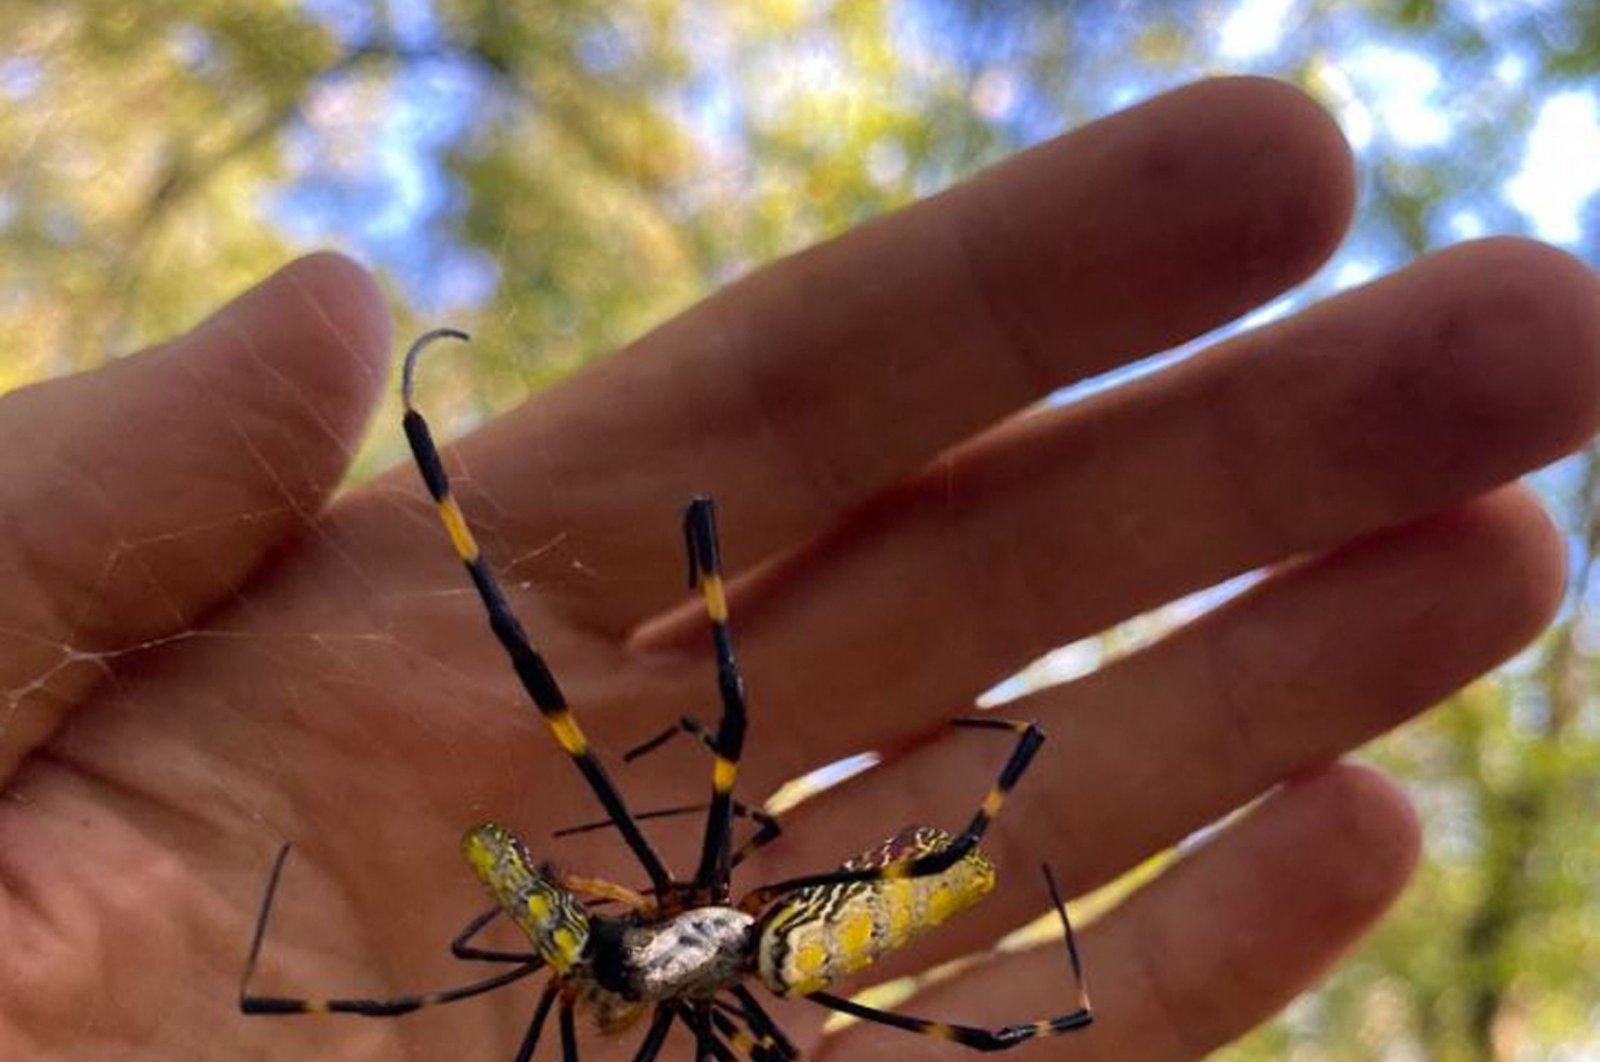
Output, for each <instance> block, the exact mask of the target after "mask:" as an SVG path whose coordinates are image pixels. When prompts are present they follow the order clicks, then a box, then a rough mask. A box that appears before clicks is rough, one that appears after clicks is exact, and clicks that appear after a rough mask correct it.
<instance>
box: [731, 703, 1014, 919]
mask: <svg viewBox="0 0 1600 1062" xmlns="http://www.w3.org/2000/svg"><path fill="white" fill-rule="evenodd" d="M955 725H957V726H965V727H973V728H978V729H984V730H1009V731H1011V732H1013V733H1015V734H1016V735H1017V743H1016V745H1015V747H1014V748H1013V749H1012V751H1011V755H1010V757H1009V758H1008V759H1007V760H1006V762H1005V766H1003V767H1002V768H1001V769H1000V776H999V777H998V778H996V779H995V782H994V785H993V786H992V787H990V789H989V793H988V795H987V796H985V797H984V798H983V803H982V804H980V805H979V806H978V810H977V811H976V812H975V813H974V814H973V816H972V821H971V822H970V823H968V824H967V828H966V829H964V830H962V831H961V833H960V834H959V835H957V836H956V838H955V839H954V840H953V841H952V842H951V843H950V844H949V845H948V846H947V847H945V848H942V849H940V850H939V851H937V852H930V853H929V854H927V855H920V856H916V857H914V858H911V859H906V860H901V861H900V862H896V863H888V864H886V865H884V866H878V867H866V868H861V869H857V870H835V871H829V872H826V873H822V874H807V875H805V876H803V877H798V878H790V879H788V880H787V881H780V882H777V883H776V884H773V885H763V886H761V887H760V888H758V889H754V890H752V891H750V892H749V893H747V894H746V895H745V897H744V899H742V900H740V901H739V907H740V909H741V910H744V911H747V912H752V913H753V912H756V911H759V910H761V909H762V908H763V907H765V906H767V905H768V904H769V903H771V902H772V901H773V900H775V899H777V898H778V897H780V896H782V895H784V894H786V893H790V892H794V891H795V890H797V889H809V888H813V887H816V886H819V885H846V884H850V883H851V882H857V881H896V880H902V879H905V878H921V877H927V876H929V875H933V874H940V873H943V872H944V871H945V870H948V869H949V868H950V867H952V866H954V865H955V864H956V863H958V862H960V861H961V860H962V859H964V858H966V855H967V853H969V852H971V851H972V850H973V849H974V848H976V847H977V846H978V842H979V841H980V840H982V839H983V835H984V833H985V832H986V831H987V830H988V829H989V824H990V823H992V822H993V821H994V820H995V818H996V816H998V815H999V814H1000V809H1001V808H1002V807H1003V806H1004V805H1005V801H1006V796H1007V795H1008V794H1010V792H1011V790H1012V788H1013V787H1014V786H1015V785H1016V784H1017V780H1018V779H1019V778H1021V777H1022V774H1023V772H1024V771H1026V770H1027V769H1028V764H1029V763H1030V762H1032V760H1033V757H1034V754H1035V753H1037V752H1038V751H1039V746H1040V745H1042V744H1044V731H1043V730H1040V729H1039V727H1038V726H1037V725H1036V724H1034V723H1031V722H1021V721H1015V720H1010V719H991V718H988V717H982V718H973V719H958V720H955Z"/></svg>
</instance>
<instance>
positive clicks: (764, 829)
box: [550, 800, 783, 867]
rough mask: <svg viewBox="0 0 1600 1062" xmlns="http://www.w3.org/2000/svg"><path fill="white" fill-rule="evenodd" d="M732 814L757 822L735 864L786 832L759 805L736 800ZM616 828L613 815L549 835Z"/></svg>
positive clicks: (689, 810)
mask: <svg viewBox="0 0 1600 1062" xmlns="http://www.w3.org/2000/svg"><path fill="white" fill-rule="evenodd" d="M709 807H711V805H710V804H683V805H680V806H678V807H671V808H657V809H656V810H654V811H642V812H640V813H639V814H637V815H635V816H634V818H635V819H637V820H638V821H640V822H647V821H649V820H651V819H670V818H676V817H678V816H680V815H693V814H695V813H696V812H700V811H705V810H706V809H708V808H709ZM733 815H734V818H739V819H749V820H751V821H752V822H754V823H755V824H756V832H755V833H754V834H752V835H751V836H750V837H749V839H747V840H746V841H745V842H744V843H743V844H741V845H740V846H739V847H738V848H736V849H734V852H733V859H732V866H735V867H736V866H738V865H739V864H740V863H743V862H744V861H745V860H746V859H748V858H749V857H750V855H751V854H752V853H754V852H755V851H757V850H759V849H761V848H765V847H766V846H767V845H769V844H771V843H772V842H773V841H776V840H777V839H778V838H779V837H780V836H782V834H783V827H782V825H781V824H780V823H779V822H778V819H777V816H775V815H772V814H770V813H769V812H766V811H762V810H761V809H760V808H753V807H750V806H749V805H748V804H741V803H740V802H739V801H737V800H735V801H734V802H733ZM613 828H615V823H613V822H612V821H611V820H610V819H601V820H599V821H597V822H585V823H583V824H582V825H580V826H566V827H563V828H562V829H559V830H556V831H555V832H554V833H552V834H551V835H550V836H552V837H572V836H574V835H576V834H580V833H591V832H593V831H594V830H609V829H613Z"/></svg>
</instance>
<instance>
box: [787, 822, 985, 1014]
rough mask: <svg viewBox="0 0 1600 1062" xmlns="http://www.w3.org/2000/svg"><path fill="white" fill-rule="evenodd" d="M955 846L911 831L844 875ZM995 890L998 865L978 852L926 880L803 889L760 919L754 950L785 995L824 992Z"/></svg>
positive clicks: (855, 861) (937, 833)
mask: <svg viewBox="0 0 1600 1062" xmlns="http://www.w3.org/2000/svg"><path fill="white" fill-rule="evenodd" d="M953 840H954V838H952V837H951V836H950V835H949V834H948V833H946V832H944V831H943V830H939V829H935V828H934V827H931V826H913V827H911V828H909V829H906V830H902V831H901V832H900V833H898V834H896V835H895V836H894V837H891V838H890V839H889V840H887V841H885V842H884V843H883V844H881V845H879V846H878V847H876V848H874V849H872V850H871V851H868V852H863V853H862V854H861V855H859V856H856V857H854V858H852V859H849V860H846V861H845V863H844V866H843V869H845V870H864V869H869V868H874V867H882V866H887V865H889V864H890V863H898V862H901V861H904V860H907V859H915V858H916V857H918V856H923V855H929V854H932V853H934V852H940V851H943V850H944V849H946V848H948V847H949V846H950V844H951V843H952V842H953ZM993 888H994V864H993V863H991V862H990V861H989V858H988V857H987V856H985V855H984V854H983V853H982V852H980V851H978V850H977V849H973V850H972V851H971V852H969V853H968V854H967V855H966V856H964V857H963V858H961V859H960V860H958V861H957V862H956V863H954V864H952V865H951V866H950V867H948V868H947V869H945V870H943V871H940V872H939V873H937V874H930V875H927V876H925V877H912V878H899V879H889V880H883V881H866V882H850V883H846V884H839V885H817V886H813V887H811V888H804V889H799V890H797V891H795V892H794V893H792V894H791V895H789V896H786V897H784V898H783V899H781V900H779V901H778V902H777V903H776V904H774V905H773V907H772V908H771V909H770V910H768V911H767V912H766V914H765V915H763V916H762V919H761V923H760V927H759V930H758V934H759V936H758V940H757V945H756V948H757V968H758V971H759V973H760V975H761V980H762V981H763V982H764V983H765V984H766V986H767V987H768V988H769V989H771V990H772V991H773V992H774V993H776V994H777V995H780V996H803V995H809V994H810V993H812V992H820V991H822V990H823V989H825V988H827V987H828V985H830V984H832V983H833V982H834V981H835V980H837V979H839V978H841V977H843V976H845V975H846V974H850V973H854V972H855V971H857V970H860V969H863V968H864V967H867V966H870V965H871V964H872V963H874V962H876V961H877V960H878V959H879V958H881V957H882V956H884V955H886V954H888V953H889V952H891V951H895V950H896V949H898V948H901V947H904V946H905V945H906V944H908V943H910V941H911V940H913V939H914V938H916V937H918V936H920V935H922V934H923V933H925V932H927V931H928V930H930V929H933V928H934V927H935V926H938V925H940V924H942V923H943V922H944V921H945V920H946V919H948V918H950V917H951V916H952V915H954V914H956V913H958V912H960V911H963V910H965V909H967V908H968V907H971V906H972V905H973V904H975V903H977V902H978V901H979V900H981V899H983V898H984V897H985V896H987V895H988V894H989V892H990V891H991V890H992V889H993Z"/></svg>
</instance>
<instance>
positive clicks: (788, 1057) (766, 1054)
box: [711, 1009, 804, 1062]
mask: <svg viewBox="0 0 1600 1062" xmlns="http://www.w3.org/2000/svg"><path fill="white" fill-rule="evenodd" d="M732 1013H735V1014H739V1012H738V1011H733V1012H732ZM739 1017H740V1018H741V1019H743V1018H744V1015H743V1014H739ZM711 1020H712V1022H713V1023H715V1025H716V1028H717V1031H718V1032H719V1033H721V1034H722V1038H723V1039H724V1040H725V1041H727V1043H728V1045H729V1046H731V1047H732V1048H733V1051H734V1053H735V1054H736V1055H738V1056H739V1057H740V1058H741V1059H743V1060H744V1062H804V1056H803V1055H800V1054H799V1053H798V1052H797V1053H794V1054H786V1053H783V1052H782V1051H781V1050H780V1049H779V1048H778V1046H777V1045H776V1044H775V1043H774V1041H773V1040H772V1039H771V1038H770V1037H766V1036H763V1035H762V1034H760V1033H758V1032H756V1031H755V1029H754V1027H751V1029H750V1030H749V1031H746V1030H745V1029H743V1028H741V1027H740V1026H739V1024H738V1022H736V1021H735V1020H734V1019H733V1018H731V1017H729V1016H728V1013H725V1012H724V1011H723V1010H720V1009H719V1010H717V1011H715V1012H713V1013H712V1015H711Z"/></svg>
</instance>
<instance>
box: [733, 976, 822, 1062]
mask: <svg viewBox="0 0 1600 1062" xmlns="http://www.w3.org/2000/svg"><path fill="white" fill-rule="evenodd" d="M731 991H732V992H733V995H734V997H735V998H736V999H738V1001H739V1005H740V1007H741V1008H743V1010H744V1020H745V1021H746V1022H747V1023H749V1025H750V1030H751V1032H753V1033H755V1034H756V1035H757V1036H758V1037H760V1038H761V1041H762V1045H763V1046H769V1047H771V1048H773V1049H775V1050H776V1051H777V1054H778V1057H779V1058H782V1059H803V1058H804V1057H805V1056H804V1055H803V1054H802V1053H801V1051H800V1048H799V1047H797V1046H795V1042H794V1041H793V1040H791V1039H789V1037H788V1036H787V1035H786V1034H785V1033H784V1031H783V1029H782V1027H781V1026H779V1025H778V1023H777V1022H776V1021H775V1020H773V1017H772V1015H770V1014H768V1013H767V1010H766V1008H765V1007H763V1006H762V1005H761V1003H760V1001H759V1000H757V999H756V997H755V994H754V993H752V992H751V991H750V990H749V989H748V988H746V987H745V986H744V985H734V986H733V988H732V990H731Z"/></svg>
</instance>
